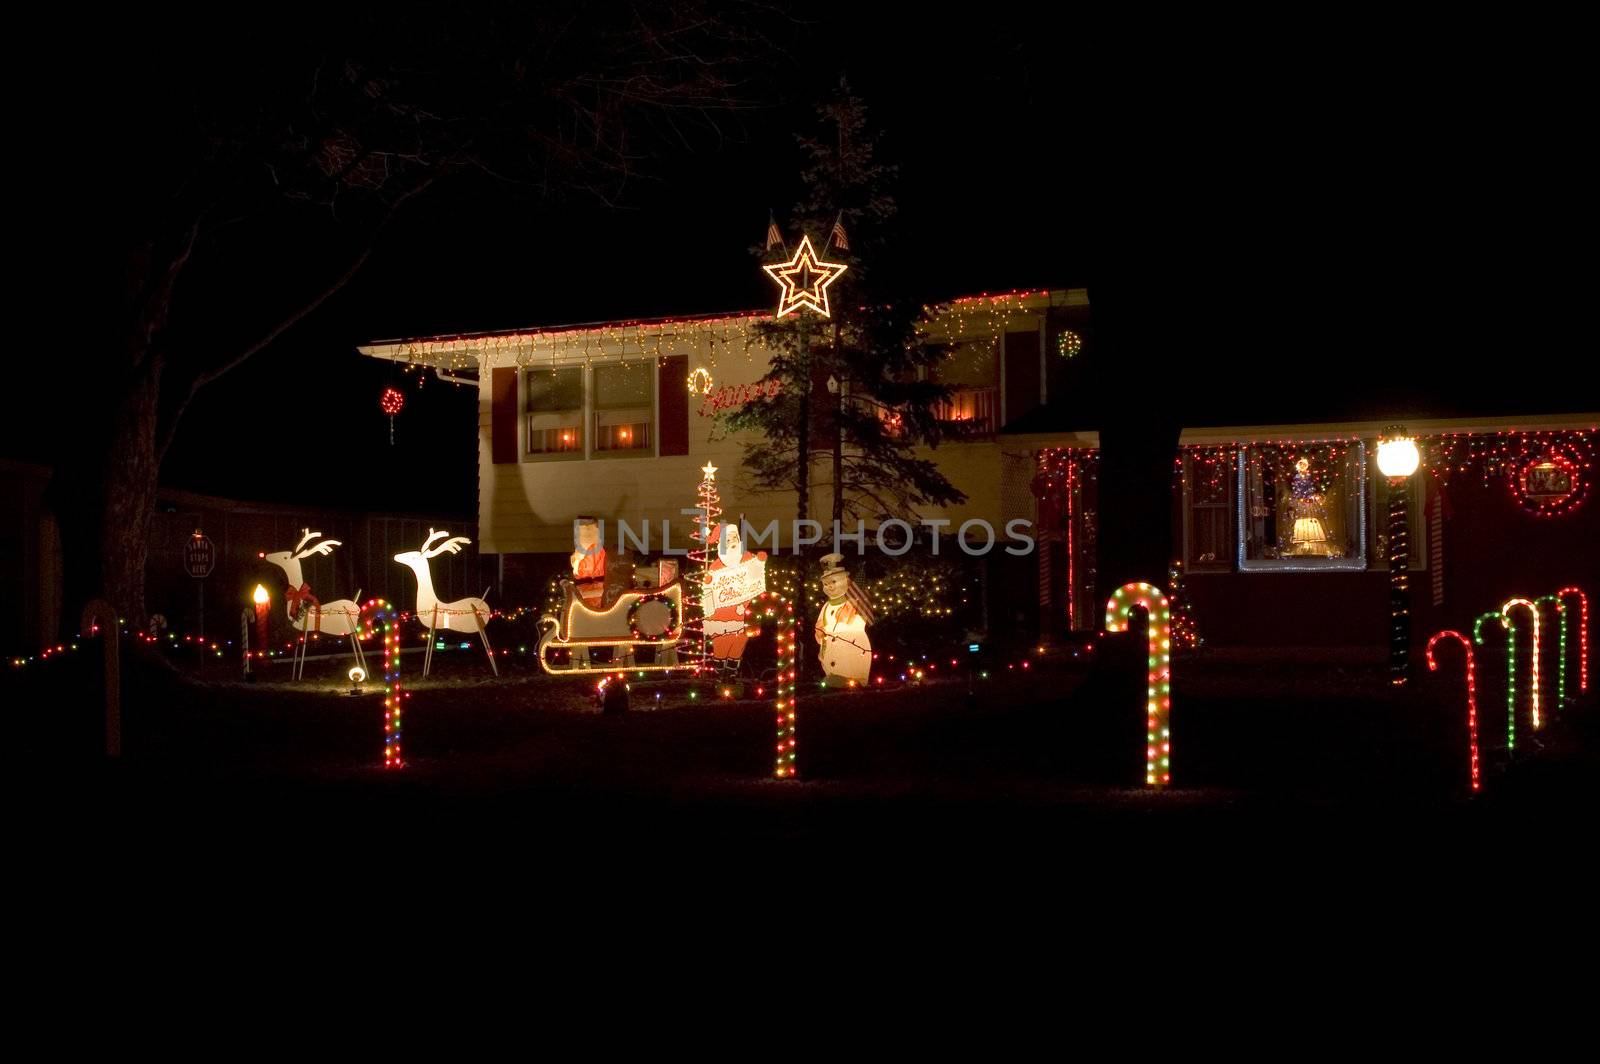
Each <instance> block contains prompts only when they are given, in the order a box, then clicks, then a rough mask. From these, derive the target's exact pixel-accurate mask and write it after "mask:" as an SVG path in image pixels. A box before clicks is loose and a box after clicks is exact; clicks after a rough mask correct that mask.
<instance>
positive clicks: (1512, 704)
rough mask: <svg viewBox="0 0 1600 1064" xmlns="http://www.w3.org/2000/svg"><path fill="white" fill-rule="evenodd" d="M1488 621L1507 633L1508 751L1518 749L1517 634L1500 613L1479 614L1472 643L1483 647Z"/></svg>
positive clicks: (1474, 624) (1474, 626) (1473, 629)
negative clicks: (1485, 626)
mask: <svg viewBox="0 0 1600 1064" xmlns="http://www.w3.org/2000/svg"><path fill="white" fill-rule="evenodd" d="M1486 621H1493V622H1494V623H1495V624H1498V625H1499V626H1500V627H1501V629H1502V630H1503V631H1504V632H1505V633H1506V751H1507V752H1508V753H1509V752H1511V751H1514V750H1516V748H1517V633H1516V630H1515V629H1513V628H1512V627H1511V622H1510V621H1508V620H1506V618H1505V615H1504V614H1502V613H1500V612H1498V611H1490V612H1489V613H1480V614H1478V619H1477V620H1475V621H1473V622H1472V641H1473V642H1474V643H1476V644H1478V645H1479V646H1480V647H1481V646H1483V625H1484V622H1486Z"/></svg>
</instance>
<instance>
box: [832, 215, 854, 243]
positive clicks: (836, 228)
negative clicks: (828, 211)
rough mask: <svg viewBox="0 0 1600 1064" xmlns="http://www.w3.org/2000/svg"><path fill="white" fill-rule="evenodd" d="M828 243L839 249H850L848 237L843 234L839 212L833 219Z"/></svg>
mask: <svg viewBox="0 0 1600 1064" xmlns="http://www.w3.org/2000/svg"><path fill="white" fill-rule="evenodd" d="M828 243H830V244H832V245H833V246H835V247H837V248H838V249H839V250H841V251H849V250H850V238H849V237H847V236H845V234H844V215H843V214H840V215H839V217H837V218H835V219H834V220H833V232H832V233H830V234H828Z"/></svg>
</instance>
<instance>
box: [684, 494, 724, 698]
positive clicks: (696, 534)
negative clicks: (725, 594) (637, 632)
mask: <svg viewBox="0 0 1600 1064" xmlns="http://www.w3.org/2000/svg"><path fill="white" fill-rule="evenodd" d="M700 472H701V474H703V475H702V476H701V478H700V486H699V488H698V489H696V507H697V509H698V511H699V513H698V516H697V517H696V518H695V525H694V528H693V529H692V530H691V531H690V533H689V538H690V539H692V540H694V542H695V545H694V547H693V548H692V549H691V550H690V551H689V569H690V571H689V572H688V573H686V574H685V576H686V579H685V581H684V583H685V584H686V585H687V587H688V590H689V594H688V596H687V597H688V598H689V599H690V601H689V602H688V603H687V604H686V608H685V617H686V623H685V624H684V628H683V634H684V642H683V644H682V645H683V653H684V654H685V656H687V657H689V658H691V659H692V660H693V661H694V668H695V671H696V672H699V671H700V670H702V669H704V668H706V667H707V666H708V665H709V664H710V661H711V646H710V640H709V639H708V638H707V636H706V623H705V622H706V610H705V599H706V591H707V589H708V588H709V587H710V585H711V562H712V559H714V558H715V557H716V556H717V550H716V547H715V546H713V545H712V544H711V543H710V542H709V540H710V534H711V530H712V529H714V528H716V527H718V526H719V525H720V524H721V523H722V496H721V495H720V494H719V493H718V492H717V467H716V466H714V465H712V464H711V463H710V462H707V463H706V464H705V465H703V466H701V467H700Z"/></svg>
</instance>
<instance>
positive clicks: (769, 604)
mask: <svg viewBox="0 0 1600 1064" xmlns="http://www.w3.org/2000/svg"><path fill="white" fill-rule="evenodd" d="M745 611H746V613H745V615H746V616H747V617H749V618H751V624H750V627H748V628H746V629H745V634H746V635H752V636H754V635H760V634H761V627H760V625H761V624H762V622H764V621H772V622H774V631H773V638H775V639H776V640H777V644H778V675H777V677H776V678H775V679H774V681H773V684H772V699H773V708H774V709H775V710H776V711H777V714H778V743H777V749H776V755H777V760H776V762H775V763H774V765H773V769H772V774H773V776H774V777H775V778H776V779H780V780H792V779H794V778H795V777H796V776H797V775H798V774H799V772H798V769H797V768H796V766H795V697H796V696H795V687H796V684H795V673H796V669H795V655H796V654H797V652H798V648H797V644H796V642H795V623H794V603H792V602H790V601H789V600H788V599H786V598H784V597H783V596H782V595H780V594H778V593H777V592H776V591H763V592H762V593H761V594H759V595H757V596H756V597H755V598H753V599H751V600H750V603H749V605H747V606H746V607H745Z"/></svg>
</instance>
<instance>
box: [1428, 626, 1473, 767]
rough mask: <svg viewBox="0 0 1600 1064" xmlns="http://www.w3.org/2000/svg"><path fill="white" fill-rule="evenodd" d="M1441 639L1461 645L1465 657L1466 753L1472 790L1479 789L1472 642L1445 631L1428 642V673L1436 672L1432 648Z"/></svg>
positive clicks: (1437, 667) (1437, 668)
mask: <svg viewBox="0 0 1600 1064" xmlns="http://www.w3.org/2000/svg"><path fill="white" fill-rule="evenodd" d="M1442 639H1454V640H1456V641H1457V642H1459V643H1460V644H1461V652H1462V653H1463V654H1464V655H1465V656H1466V658H1465V660H1466V664H1467V751H1468V754H1469V756H1470V757H1471V764H1472V789H1473V790H1474V791H1477V790H1480V789H1481V786H1482V785H1481V784H1480V783H1479V780H1478V677H1477V671H1476V666H1475V665H1474V664H1473V661H1472V640H1470V639H1468V638H1467V637H1466V636H1464V635H1462V634H1461V633H1460V632H1457V631H1453V630H1451V629H1446V630H1445V631H1443V632H1440V633H1438V634H1437V635H1435V636H1434V637H1433V638H1432V639H1430V640H1428V671H1429V672H1438V671H1439V663H1438V662H1437V661H1435V660H1434V657H1433V648H1434V646H1435V645H1436V644H1437V643H1438V642H1439V641H1440V640H1442Z"/></svg>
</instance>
